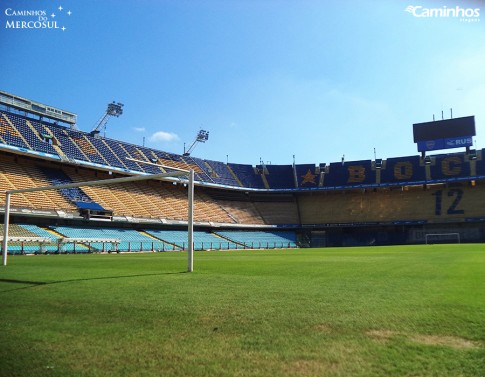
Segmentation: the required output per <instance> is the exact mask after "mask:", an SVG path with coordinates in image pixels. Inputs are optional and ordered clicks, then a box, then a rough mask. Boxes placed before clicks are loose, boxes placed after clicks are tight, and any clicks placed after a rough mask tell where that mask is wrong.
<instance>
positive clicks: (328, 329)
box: [315, 323, 332, 334]
mask: <svg viewBox="0 0 485 377" xmlns="http://www.w3.org/2000/svg"><path fill="white" fill-rule="evenodd" d="M315 330H316V331H318V332H321V333H325V334H330V333H331V332H332V327H331V326H330V325H327V324H326V323H319V324H318V325H316V326H315Z"/></svg>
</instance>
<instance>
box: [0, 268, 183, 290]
mask: <svg viewBox="0 0 485 377" xmlns="http://www.w3.org/2000/svg"><path fill="white" fill-rule="evenodd" d="M186 273H188V272H187V271H180V272H158V273H155V274H138V275H121V276H102V277H93V278H78V279H66V280H54V281H32V280H18V279H0V283H12V284H22V285H27V286H26V287H19V288H13V289H5V290H0V293H3V292H11V291H17V290H20V289H28V288H33V287H36V286H39V285H52V284H61V283H71V282H75V281H90V280H107V279H126V278H136V277H141V276H162V275H179V274H186Z"/></svg>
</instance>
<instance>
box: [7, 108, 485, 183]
mask: <svg viewBox="0 0 485 377" xmlns="http://www.w3.org/2000/svg"><path fill="white" fill-rule="evenodd" d="M2 144H3V145H9V146H12V147H14V148H20V151H21V152H28V151H36V152H42V153H46V154H49V155H51V156H52V157H53V158H57V159H61V160H64V161H65V160H71V161H74V160H76V162H77V163H81V164H88V165H89V164H97V165H102V166H105V167H106V168H108V169H109V168H116V169H113V170H117V171H120V170H121V171H123V170H125V171H126V170H131V171H135V172H143V173H150V174H156V173H160V172H164V171H171V169H170V168H171V167H172V168H173V169H185V170H189V169H193V170H194V172H195V179H196V181H199V182H204V183H210V184H218V185H225V186H233V187H238V188H239V187H244V188H249V189H273V190H286V189H293V190H294V189H299V188H301V189H303V188H304V189H319V188H320V189H323V190H325V189H341V188H344V187H368V186H370V185H408V184H421V183H426V182H432V181H444V180H448V181H453V180H460V179H467V178H469V177H470V176H475V175H477V176H484V175H485V167H484V162H483V159H482V156H483V153H482V151H478V153H477V155H478V158H477V160H476V161H472V162H470V161H469V159H468V158H467V157H466V156H465V154H464V153H453V154H444V155H437V156H435V157H432V159H431V164H430V165H429V166H427V165H426V164H424V162H423V161H421V157H420V156H409V157H398V158H389V159H387V160H384V161H383V163H382V166H381V169H378V170H376V169H375V168H374V166H373V162H372V161H370V160H363V161H345V162H343V161H342V162H334V163H330V164H329V165H328V171H326V172H324V174H323V175H318V174H317V171H316V169H315V165H313V164H304V165H296V166H295V167H293V166H291V165H266V166H261V165H260V166H255V167H253V166H251V165H245V164H234V163H230V164H224V163H222V162H218V161H213V160H202V159H199V158H196V157H192V156H181V155H178V154H174V153H169V152H163V151H158V150H154V149H150V148H146V147H142V146H138V145H134V144H130V143H127V142H122V141H117V140H113V139H107V138H99V136H98V137H95V136H94V135H92V134H90V133H87V132H82V131H79V130H75V129H70V128H66V127H62V126H59V125H57V124H53V123H49V122H47V121H41V120H35V119H32V118H29V117H25V116H21V115H19V114H15V113H11V112H8V111H2V112H0V145H2ZM134 160H136V161H134ZM154 163H156V164H161V165H164V167H157V166H153V165H150V164H154ZM475 173H476V174H475ZM295 181H296V182H295Z"/></svg>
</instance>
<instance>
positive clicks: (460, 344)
mask: <svg viewBox="0 0 485 377" xmlns="http://www.w3.org/2000/svg"><path fill="white" fill-rule="evenodd" d="M366 335H367V336H370V337H371V338H373V339H374V340H375V341H377V342H382V343H385V342H388V341H389V340H391V339H392V338H394V337H397V336H400V337H403V338H406V339H408V340H410V341H412V342H415V343H419V344H425V345H430V346H445V347H450V348H455V349H473V348H480V347H482V345H481V344H480V343H479V342H474V341H471V340H468V339H465V338H460V337H458V336H443V335H409V334H404V333H400V332H397V331H391V330H382V329H381V330H369V331H367V332H366Z"/></svg>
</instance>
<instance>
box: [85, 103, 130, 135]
mask: <svg viewBox="0 0 485 377" xmlns="http://www.w3.org/2000/svg"><path fill="white" fill-rule="evenodd" d="M123 106H125V105H123V104H122V103H120V102H115V101H113V102H111V103H109V104H108V108H107V109H106V111H105V112H104V114H103V116H102V117H101V118H100V119H99V120H98V121H97V122H96V125H95V126H94V128H93V130H92V131H91V135H93V136H98V135H99V132H100V131H101V130H102V129H103V130H104V136H106V124H107V123H108V119H109V117H117V118H118V117H119V116H120V115H121V114H123Z"/></svg>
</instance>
